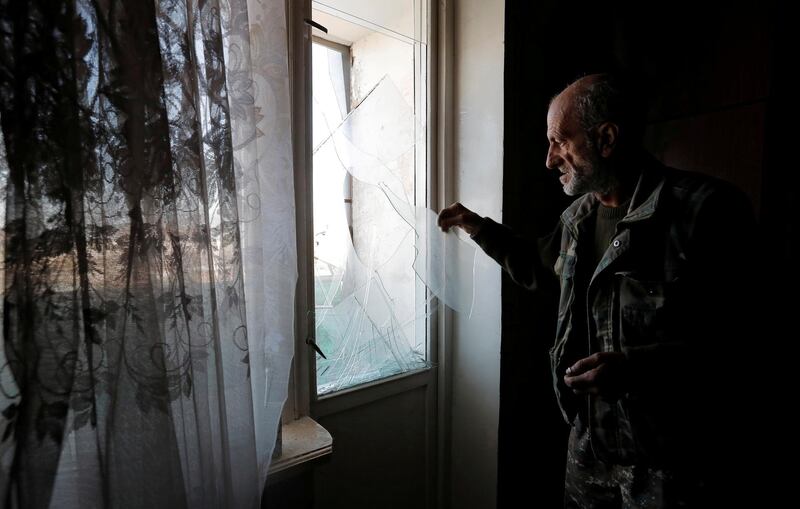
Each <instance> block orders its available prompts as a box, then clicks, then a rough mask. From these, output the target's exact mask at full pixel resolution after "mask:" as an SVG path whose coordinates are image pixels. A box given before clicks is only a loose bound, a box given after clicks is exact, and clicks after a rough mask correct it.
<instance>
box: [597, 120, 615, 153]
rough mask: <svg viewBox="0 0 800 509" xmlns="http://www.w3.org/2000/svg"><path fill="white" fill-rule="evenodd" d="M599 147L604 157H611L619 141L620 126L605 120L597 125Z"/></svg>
mask: <svg viewBox="0 0 800 509" xmlns="http://www.w3.org/2000/svg"><path fill="white" fill-rule="evenodd" d="M596 136H597V147H598V149H599V151H600V155H601V156H602V157H605V158H608V157H611V154H613V153H614V150H615V149H616V148H617V143H618V141H619V126H618V125H617V124H615V123H614V122H603V123H602V124H600V125H598V126H597V135H596Z"/></svg>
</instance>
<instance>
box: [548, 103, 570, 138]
mask: <svg viewBox="0 0 800 509" xmlns="http://www.w3.org/2000/svg"><path fill="white" fill-rule="evenodd" d="M570 109H571V108H569V102H568V101H566V100H564V96H563V94H560V95H558V96H556V97H555V99H553V101H552V102H551V103H550V108H549V109H548V110H547V130H548V132H549V131H564V130H565V129H566V128H567V127H568V125H567V124H569V120H570V118H571V116H570Z"/></svg>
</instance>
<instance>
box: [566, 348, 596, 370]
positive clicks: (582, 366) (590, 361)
mask: <svg viewBox="0 0 800 509" xmlns="http://www.w3.org/2000/svg"><path fill="white" fill-rule="evenodd" d="M600 359H601V358H600V355H598V354H596V353H595V354H592V355H590V356H589V357H584V358H583V359H581V360H579V361H578V362H576V363H575V364H573V365H572V366H570V367H568V368H567V375H569V376H576V375H580V374H582V373H585V372H586V371H589V370H590V369H593V368H596V367H597V366H598V365H599V364H600Z"/></svg>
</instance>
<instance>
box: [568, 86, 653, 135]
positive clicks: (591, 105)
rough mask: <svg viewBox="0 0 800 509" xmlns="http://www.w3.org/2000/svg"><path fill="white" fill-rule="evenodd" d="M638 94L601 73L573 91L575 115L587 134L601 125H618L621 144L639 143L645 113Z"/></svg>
mask: <svg viewBox="0 0 800 509" xmlns="http://www.w3.org/2000/svg"><path fill="white" fill-rule="evenodd" d="M638 92H639V91H638V90H636V89H635V88H634V87H633V86H632V84H631V83H630V82H628V81H626V80H623V79H621V78H620V77H618V76H615V75H612V74H600V75H597V76H595V77H594V79H592V80H589V81H588V83H586V84H585V85H584V84H582V86H580V87H579V88H578V90H576V91H575V103H574V107H575V112H576V114H577V115H578V122H579V123H580V125H581V127H582V128H583V130H584V131H585V132H586V134H587V135H588V134H590V132H591V130H592V129H593V128H594V127H595V126H597V124H600V123H601V122H614V123H615V124H617V125H618V126H619V130H620V142H622V143H625V144H641V141H642V136H643V135H644V126H645V113H644V108H643V106H642V102H641V99H640V94H639V93H638Z"/></svg>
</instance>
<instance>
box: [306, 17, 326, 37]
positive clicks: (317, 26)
mask: <svg viewBox="0 0 800 509" xmlns="http://www.w3.org/2000/svg"><path fill="white" fill-rule="evenodd" d="M303 21H305V22H306V24H308V25H311V26H312V27H314V28H318V29H320V30H322V31H323V32H325V33H326V34H327V33H328V29H327V28H325V27H324V26H322V25H320V24H319V23H317V22H316V21H314V20H313V19H310V18H304V19H303Z"/></svg>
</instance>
